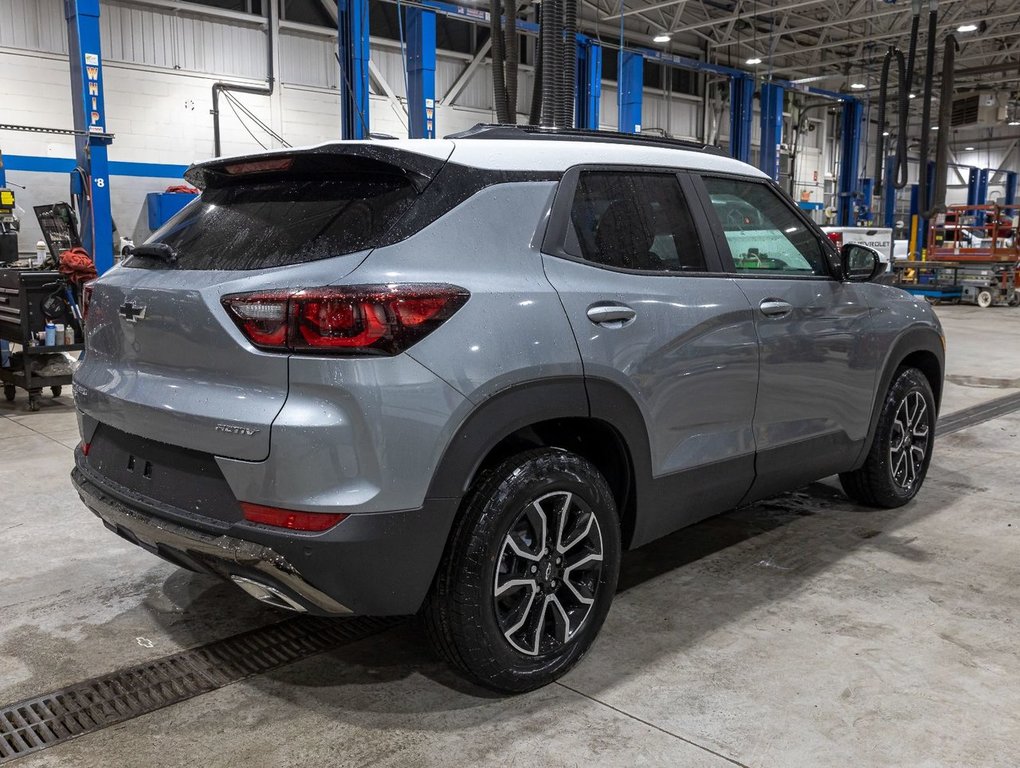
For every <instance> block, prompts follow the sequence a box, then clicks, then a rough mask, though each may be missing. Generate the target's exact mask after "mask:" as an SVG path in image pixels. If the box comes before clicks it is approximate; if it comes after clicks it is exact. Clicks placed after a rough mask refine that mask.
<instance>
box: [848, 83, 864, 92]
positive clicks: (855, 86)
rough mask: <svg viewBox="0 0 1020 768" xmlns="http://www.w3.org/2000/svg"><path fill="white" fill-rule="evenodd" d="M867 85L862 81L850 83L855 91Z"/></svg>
mask: <svg viewBox="0 0 1020 768" xmlns="http://www.w3.org/2000/svg"><path fill="white" fill-rule="evenodd" d="M867 87H868V86H866V85H865V84H864V83H850V88H851V89H852V90H855V91H863V90H864V89H865V88H867Z"/></svg>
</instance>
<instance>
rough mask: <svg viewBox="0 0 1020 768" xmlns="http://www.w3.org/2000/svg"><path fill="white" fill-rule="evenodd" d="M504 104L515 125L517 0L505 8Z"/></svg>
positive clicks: (512, 123) (511, 121) (517, 57)
mask: <svg viewBox="0 0 1020 768" xmlns="http://www.w3.org/2000/svg"><path fill="white" fill-rule="evenodd" d="M503 49H504V51H505V55H506V106H507V122H509V123H510V124H511V125H517V64H518V62H519V60H520V55H519V50H518V47H517V0H508V3H507V9H506V40H505V42H504V45H503Z"/></svg>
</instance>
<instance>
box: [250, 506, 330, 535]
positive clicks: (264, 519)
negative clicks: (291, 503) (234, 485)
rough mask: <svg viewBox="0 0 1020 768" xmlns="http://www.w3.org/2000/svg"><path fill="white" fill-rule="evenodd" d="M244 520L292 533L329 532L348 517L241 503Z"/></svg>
mask: <svg viewBox="0 0 1020 768" xmlns="http://www.w3.org/2000/svg"><path fill="white" fill-rule="evenodd" d="M241 511H242V512H243V513H244V519H245V520H247V521H248V522H249V523H260V524H261V525H271V526H273V527H274V528H287V529H289V530H291V531H328V530H329V529H330V528H332V527H333V526H334V525H336V524H337V523H339V522H341V521H342V520H343V519H344V518H345V517H347V515H345V514H341V513H333V512H298V511H297V510H293V509H281V508H280V507H267V506H265V505H263V504H252V503H250V502H247V501H242V502H241Z"/></svg>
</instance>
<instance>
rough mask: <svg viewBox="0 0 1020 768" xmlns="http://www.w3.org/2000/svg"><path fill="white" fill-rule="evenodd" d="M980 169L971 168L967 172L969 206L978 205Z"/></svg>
mask: <svg viewBox="0 0 1020 768" xmlns="http://www.w3.org/2000/svg"><path fill="white" fill-rule="evenodd" d="M977 195H978V169H977V168H974V167H971V168H970V169H968V171H967V205H969V206H970V205H977Z"/></svg>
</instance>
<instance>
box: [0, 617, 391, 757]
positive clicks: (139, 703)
mask: <svg viewBox="0 0 1020 768" xmlns="http://www.w3.org/2000/svg"><path fill="white" fill-rule="evenodd" d="M397 623H398V620H395V619H376V618H369V617H364V618H355V619H319V618H315V617H309V616H302V617H299V618H295V619H290V620H288V621H283V622H280V623H279V624H271V625H269V626H267V627H261V628H259V629H253V630H251V631H249V632H244V633H242V634H239V635H234V636H233V637H228V638H226V639H224V640H217V641H216V642H213V643H209V644H208V645H203V646H200V647H198V648H194V649H192V650H190V651H182V652H181V653H175V654H173V655H171V656H164V657H163V658H161V659H156V660H154V661H149V662H146V663H144V664H139V665H138V666H135V667H129V668H127V669H122V670H119V671H117V672H113V673H111V674H109V675H103V676H102V677H96V678H93V679H92V680H86V681H85V682H82V683H77V684H75V685H72V686H70V687H68V688H64V689H62V690H59V691H53V692H52V693H47V694H45V695H43V696H37V697H35V698H31V699H25V700H24V701H19V702H18V703H16V704H11V705H8V706H5V707H0V765H2V764H4V763H7V762H10V761H12V760H15V759H17V758H19V757H22V756H24V755H27V754H30V753H33V752H38V751H39V750H42V749H46V748H48V747H52V746H56V745H57V744H62V743H64V742H65V741H68V740H69V739H74V738H77V737H78V736H82V735H84V734H86V733H92V732H93V731H99V730H102V729H103V728H107V727H109V726H111V725H116V724H117V723H122V722H124V721H125V720H130V719H132V718H135V717H139V716H140V715H145V714H148V713H149V712H154V711H156V710H157V709H161V708H163V707H166V706H169V705H170V704H176V703H177V702H180V701H185V700H186V699H190V698H192V697H193V696H198V695H199V694H203V693H208V692H209V691H214V690H216V689H217V688H222V687H223V686H225V685H229V684H230V683H234V682H237V681H239V680H243V679H244V678H246V677H251V676H253V675H258V674H262V673H263V672H269V671H270V670H273V669H276V668H278V667H282V666H284V665H287V664H291V663H293V662H295V661H300V660H301V659H305V658H308V657H309V656H313V655H315V654H317V653H322V652H323V651H328V650H331V649H333V648H337V647H340V646H343V645H347V644H348V643H353V642H355V641H357V640H361V639H363V638H366V637H369V636H370V635H374V634H377V633H379V632H382V631H384V630H386V629H389V628H390V627H392V626H395V625H396V624H397Z"/></svg>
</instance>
